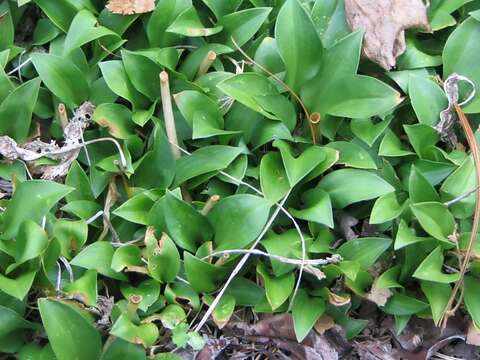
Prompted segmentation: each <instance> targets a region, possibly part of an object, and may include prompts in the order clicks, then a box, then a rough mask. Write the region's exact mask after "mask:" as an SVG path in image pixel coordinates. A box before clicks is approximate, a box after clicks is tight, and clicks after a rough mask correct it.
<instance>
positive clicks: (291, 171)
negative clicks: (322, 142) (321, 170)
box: [273, 140, 326, 187]
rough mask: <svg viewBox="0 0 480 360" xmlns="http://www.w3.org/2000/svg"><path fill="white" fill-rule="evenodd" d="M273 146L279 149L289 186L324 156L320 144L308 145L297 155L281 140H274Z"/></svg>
mask: <svg viewBox="0 0 480 360" xmlns="http://www.w3.org/2000/svg"><path fill="white" fill-rule="evenodd" d="M273 146H275V147H276V148H278V149H279V150H280V154H281V156H282V160H283V166H284V168H285V172H286V173H287V178H288V182H289V183H290V187H294V186H295V185H296V184H298V182H299V181H300V180H302V179H303V178H304V177H305V176H307V175H308V174H309V173H310V172H311V171H312V170H313V169H315V168H316V167H317V166H318V165H319V164H320V163H321V162H322V161H323V160H325V158H326V155H325V152H324V150H323V149H322V148H321V147H320V146H315V145H313V146H310V147H309V148H307V149H306V150H305V151H304V152H303V153H301V154H300V155H299V156H297V157H294V156H293V154H292V149H291V148H290V146H289V145H288V143H287V142H285V141H283V140H275V141H274V142H273Z"/></svg>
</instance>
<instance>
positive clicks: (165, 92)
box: [160, 71, 181, 159]
mask: <svg viewBox="0 0 480 360" xmlns="http://www.w3.org/2000/svg"><path fill="white" fill-rule="evenodd" d="M160 90H161V95H162V107H163V118H164V119H165V129H166V131H167V137H168V140H169V141H170V143H171V144H172V154H173V157H174V158H175V159H178V158H180V156H181V154H180V150H179V149H178V139H177V129H176V126H175V118H174V117H173V110H172V96H171V94H170V84H169V80H168V73H167V72H166V71H162V72H161V73H160Z"/></svg>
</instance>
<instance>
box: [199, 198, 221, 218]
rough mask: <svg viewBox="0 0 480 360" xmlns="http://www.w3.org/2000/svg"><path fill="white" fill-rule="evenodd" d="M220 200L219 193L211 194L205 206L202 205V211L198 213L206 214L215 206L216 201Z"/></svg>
mask: <svg viewBox="0 0 480 360" xmlns="http://www.w3.org/2000/svg"><path fill="white" fill-rule="evenodd" d="M219 201H220V196H219V195H212V196H210V197H209V198H208V200H207V202H206V203H205V206H204V207H203V209H202V211H200V213H201V214H202V215H203V216H207V214H208V213H209V212H210V210H212V208H213V207H214V206H215V204H216V203H218V202H219Z"/></svg>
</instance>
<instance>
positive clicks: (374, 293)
mask: <svg viewBox="0 0 480 360" xmlns="http://www.w3.org/2000/svg"><path fill="white" fill-rule="evenodd" d="M392 294H393V293H392V292H391V291H390V289H384V288H381V287H379V286H377V283H376V282H374V283H373V286H372V288H371V290H370V292H369V293H368V294H367V300H370V301H372V302H374V303H375V304H377V305H378V306H384V305H385V304H386V303H387V300H388V299H389V298H390V296H392Z"/></svg>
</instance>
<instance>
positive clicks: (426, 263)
mask: <svg viewBox="0 0 480 360" xmlns="http://www.w3.org/2000/svg"><path fill="white" fill-rule="evenodd" d="M442 267H443V253H442V247H440V246H438V247H436V248H435V250H433V251H432V252H431V253H430V254H429V255H428V256H427V257H426V258H425V259H424V260H423V261H422V263H421V264H420V266H419V267H418V268H417V270H415V273H414V274H413V277H416V278H417V279H421V280H428V281H434V282H438V283H443V284H449V283H452V282H455V281H458V279H460V274H459V273H455V274H445V273H443V272H442Z"/></svg>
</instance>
